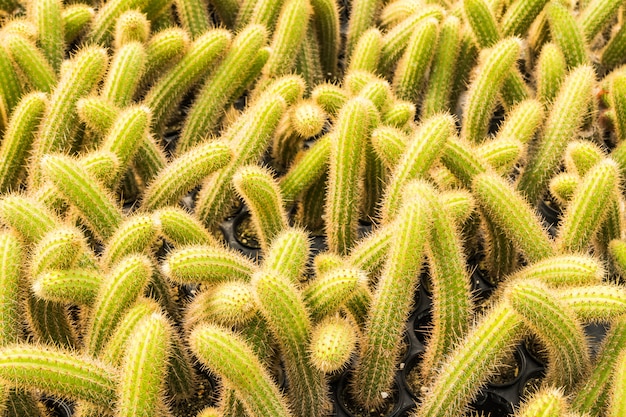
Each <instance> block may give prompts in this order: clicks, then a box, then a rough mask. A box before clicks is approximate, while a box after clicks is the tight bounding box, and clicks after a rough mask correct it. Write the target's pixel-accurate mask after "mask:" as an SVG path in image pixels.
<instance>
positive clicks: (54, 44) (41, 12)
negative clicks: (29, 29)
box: [27, 0, 65, 72]
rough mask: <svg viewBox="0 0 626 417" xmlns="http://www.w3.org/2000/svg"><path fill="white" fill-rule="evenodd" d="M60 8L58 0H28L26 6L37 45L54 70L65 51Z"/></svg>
mask: <svg viewBox="0 0 626 417" xmlns="http://www.w3.org/2000/svg"><path fill="white" fill-rule="evenodd" d="M62 10H63V5H62V3H61V1H59V0H43V1H29V2H28V8H27V12H28V15H29V18H30V20H32V21H33V23H34V24H35V26H36V27H37V32H38V43H39V46H40V47H41V50H42V51H43V53H44V55H45V56H46V58H47V60H48V62H49V63H50V65H51V67H52V68H53V70H54V71H55V72H56V71H59V68H61V62H62V61H63V58H64V52H65V38H64V36H63V29H64V28H63V17H62V14H61V11H62Z"/></svg>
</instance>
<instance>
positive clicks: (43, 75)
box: [3, 33, 57, 93]
mask: <svg viewBox="0 0 626 417" xmlns="http://www.w3.org/2000/svg"><path fill="white" fill-rule="evenodd" d="M3 38H4V39H3V41H4V43H5V47H6V48H7V50H8V51H9V52H10V54H11V58H12V59H13V61H15V63H16V64H17V66H18V67H19V68H20V70H21V71H22V73H23V74H24V75H25V76H26V79H27V81H28V84H30V85H31V86H32V88H33V90H39V91H43V92H45V93H49V92H50V91H51V90H52V89H53V88H54V86H55V84H56V83H57V76H56V73H55V71H54V69H53V68H52V66H51V65H50V63H49V62H48V61H47V59H46V57H45V56H44V55H43V52H42V51H41V50H40V49H38V48H37V47H36V46H35V44H34V43H32V42H30V41H29V40H28V39H26V38H25V37H24V36H22V35H19V34H13V33H7V34H6V35H4V37H3Z"/></svg>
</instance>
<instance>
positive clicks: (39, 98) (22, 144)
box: [0, 92, 48, 193]
mask: <svg viewBox="0 0 626 417" xmlns="http://www.w3.org/2000/svg"><path fill="white" fill-rule="evenodd" d="M47 101H48V100H47V99H46V96H45V95H44V94H43V93H40V92H35V93H31V94H29V95H27V96H24V97H23V98H22V100H21V101H20V103H19V104H18V106H17V107H16V108H15V110H14V111H13V114H12V115H11V119H10V120H9V125H8V126H7V128H6V130H5V132H4V136H3V138H2V144H1V145H0V192H2V193H4V192H7V191H9V190H10V189H17V188H18V184H17V180H18V178H19V175H20V173H21V172H22V170H23V168H24V166H25V162H26V157H27V155H28V152H29V150H30V149H31V146H32V144H33V141H34V140H35V135H36V133H37V126H38V125H39V123H40V121H41V116H42V114H43V112H44V110H45V107H46V105H47Z"/></svg>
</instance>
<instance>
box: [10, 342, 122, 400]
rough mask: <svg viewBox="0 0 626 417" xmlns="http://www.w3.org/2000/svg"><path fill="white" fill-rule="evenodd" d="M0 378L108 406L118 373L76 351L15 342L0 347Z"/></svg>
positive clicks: (115, 396)
mask: <svg viewBox="0 0 626 417" xmlns="http://www.w3.org/2000/svg"><path fill="white" fill-rule="evenodd" d="M0 380H2V381H4V382H5V383H7V384H9V386H13V387H19V388H29V389H39V390H42V391H43V392H46V393H49V394H53V395H58V396H60V397H63V398H70V399H73V400H83V401H87V402H89V403H91V404H93V405H95V406H97V407H100V409H101V410H108V409H109V408H110V407H111V404H113V403H115V401H116V399H117V395H116V392H115V390H116V387H117V385H118V384H119V374H118V372H117V370H116V369H114V368H112V367H110V366H109V365H106V364H104V363H103V362H101V361H98V360H95V359H92V358H89V357H86V356H82V355H78V354H77V353H75V352H68V351H65V350H62V349H59V348H56V347H52V346H45V347H44V346H32V345H30V344H18V345H10V346H6V347H3V348H0Z"/></svg>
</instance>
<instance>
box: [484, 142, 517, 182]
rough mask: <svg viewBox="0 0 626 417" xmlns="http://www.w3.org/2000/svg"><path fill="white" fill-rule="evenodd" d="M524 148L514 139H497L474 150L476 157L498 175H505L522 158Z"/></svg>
mask: <svg viewBox="0 0 626 417" xmlns="http://www.w3.org/2000/svg"><path fill="white" fill-rule="evenodd" d="M524 150H525V147H524V144H523V143H522V142H520V141H519V140H518V139H515V138H498V139H494V140H491V141H488V142H484V143H483V144H481V145H479V146H478V147H477V148H476V152H477V153H478V156H479V157H480V158H482V159H483V160H484V161H485V162H487V163H488V164H489V165H491V167H492V168H493V169H494V170H496V171H497V172H498V173H501V174H506V173H507V172H508V171H509V170H510V169H511V168H513V166H514V165H515V163H516V162H517V161H518V160H519V159H520V158H521V157H522V155H523V153H524Z"/></svg>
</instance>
